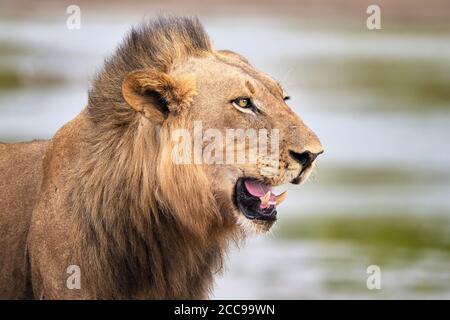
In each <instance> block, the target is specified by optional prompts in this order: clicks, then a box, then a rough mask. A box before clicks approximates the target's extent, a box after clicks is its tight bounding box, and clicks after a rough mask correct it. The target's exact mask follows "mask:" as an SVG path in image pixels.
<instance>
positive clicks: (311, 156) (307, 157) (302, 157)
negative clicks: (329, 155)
mask: <svg viewBox="0 0 450 320" xmlns="http://www.w3.org/2000/svg"><path fill="white" fill-rule="evenodd" d="M321 153H323V150H322V151H320V152H318V153H312V152H310V151H304V152H301V153H298V152H295V151H292V150H290V151H289V154H290V155H291V157H292V158H293V159H294V160H295V161H297V162H298V163H300V164H301V166H302V167H303V168H307V167H308V166H309V165H311V163H313V161H314V160H316V158H317V157H318V156H319V155H320V154H321Z"/></svg>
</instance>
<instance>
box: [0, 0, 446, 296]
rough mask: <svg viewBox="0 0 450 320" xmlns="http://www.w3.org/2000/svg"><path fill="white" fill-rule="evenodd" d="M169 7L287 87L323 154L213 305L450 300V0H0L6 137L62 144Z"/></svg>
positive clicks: (240, 258) (232, 263)
mask: <svg viewBox="0 0 450 320" xmlns="http://www.w3.org/2000/svg"><path fill="white" fill-rule="evenodd" d="M71 4H76V5H78V6H79V7H80V8H81V29H79V30H69V29H68V28H67V27H66V20H67V18H68V17H69V14H67V13H66V9H67V7H68V6H69V5H71ZM370 4H376V5H378V6H380V8H381V27H382V29H381V30H369V29H368V28H367V27H366V19H367V17H368V16H369V15H368V14H367V13H366V9H367V7H368V6H369V5H370ZM158 13H179V14H189V15H192V14H195V15H198V16H199V17H200V19H201V20H202V22H203V24H204V26H205V28H206V29H207V31H208V33H209V34H210V36H211V38H212V39H213V41H214V44H215V47H216V48H218V49H231V50H234V51H236V52H239V53H241V54H243V55H244V56H246V57H247V58H248V59H249V60H250V61H251V62H252V63H253V65H255V66H256V67H257V68H259V69H262V70H264V71H265V72H267V73H269V74H270V75H272V76H273V77H275V78H276V79H277V80H279V81H280V82H281V83H282V85H283V86H284V87H285V89H286V91H287V92H288V94H289V95H290V96H291V97H292V99H291V100H290V102H289V103H290V105H291V107H292V108H293V109H294V110H295V111H296V112H297V113H298V114H299V115H300V116H301V117H302V118H303V120H304V121H305V122H306V123H307V124H308V125H309V126H310V127H311V128H313V130H314V131H315V132H316V133H317V134H318V136H319V137H320V138H321V140H322V144H323V145H324V147H325V150H326V152H325V154H324V155H323V156H321V158H320V160H319V164H318V169H317V170H316V173H315V174H314V177H313V178H312V179H311V180H310V181H309V182H308V183H307V184H305V185H303V186H301V187H297V186H295V187H294V186H293V187H288V190H289V193H290V196H289V197H288V200H287V201H286V202H285V203H284V204H283V205H282V206H281V207H280V209H279V223H278V224H277V226H276V227H275V228H274V230H273V232H272V233H271V234H270V235H265V236H261V237H256V238H253V239H249V240H248V241H247V243H246V244H245V245H244V246H243V247H242V248H240V249H237V248H235V247H233V248H232V249H231V251H230V254H229V256H228V258H227V268H226V271H225V273H224V274H223V275H220V276H219V277H218V278H217V281H216V282H217V283H216V286H215V290H214V293H213V298H217V299H219V298H224V299H228V298H232V299H240V298H244V299H245V298H256V299H259V298H273V299H283V298H286V299H303V298H310V299H316V298H325V299H335V298H356V299H391V298H403V299H416V298H423V299H429V298H444V299H450V150H449V143H448V140H449V138H450V2H449V1H439V0H432V1H426V2H425V1H416V0H413V1H411V0H409V1H407V0H399V1H375V0H374V1H373V2H372V1H364V0H363V1H361V0H345V1H331V0H329V1H325V0H318V1H308V0H283V1H279V0H277V1H275V0H263V1H256V0H253V1H243V0H242V1H238V0H227V1H223V0H222V1H208V3H207V4H206V3H205V2H203V1H200V0H188V1H181V0H171V1H144V2H140V1H135V0H134V1H127V2H126V5H125V2H122V1H95V4H93V3H92V1H77V0H73V1H69V2H68V1H5V0H0V141H4V142H15V141H24V140H30V139H34V138H50V137H51V136H52V135H53V134H54V133H55V132H56V130H57V129H58V128H59V127H61V126H62V125H63V124H64V123H66V122H67V121H69V120H70V119H71V118H73V117H74V116H75V115H77V114H78V113H79V112H80V111H81V109H82V108H84V107H85V105H86V102H87V89H88V86H89V80H90V79H92V77H93V75H94V74H95V72H96V70H98V69H99V68H100V67H101V65H102V61H103V59H104V58H105V57H106V56H107V55H109V54H111V53H112V52H113V50H114V48H115V47H116V46H117V45H118V43H119V42H120V41H121V39H122V37H123V36H124V34H125V33H126V32H127V31H128V30H129V29H130V26H131V25H134V24H137V23H139V22H141V21H144V20H145V19H149V18H151V17H153V16H155V15H156V14H158ZM370 265H377V266H379V268H380V269H381V289H380V290H369V289H368V288H367V286H366V280H367V278H368V276H369V274H367V273H366V270H367V267H368V266H370Z"/></svg>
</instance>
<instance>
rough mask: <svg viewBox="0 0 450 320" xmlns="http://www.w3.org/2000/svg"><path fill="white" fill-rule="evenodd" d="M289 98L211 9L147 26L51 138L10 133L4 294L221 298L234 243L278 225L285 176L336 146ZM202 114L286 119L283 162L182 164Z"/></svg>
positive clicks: (1, 196) (0, 218) (3, 190)
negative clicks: (215, 37)
mask: <svg viewBox="0 0 450 320" xmlns="http://www.w3.org/2000/svg"><path fill="white" fill-rule="evenodd" d="M286 99H287V97H286V95H285V93H284V92H283V90H282V89H281V87H280V86H279V85H278V84H277V82H275V81H274V80H273V79H272V78H270V77H269V76H267V75H265V74H264V73H262V72H260V71H258V70H256V69H255V68H254V67H252V66H251V65H250V64H249V62H248V61H247V60H246V59H245V58H243V57H242V56H240V55H238V54H236V53H233V52H231V51H216V50H214V49H213V48H212V45H211V42H210V40H209V38H208V36H207V34H206V33H205V31H204V30H203V28H202V26H201V24H200V23H199V21H198V20H197V19H190V18H175V17H170V18H158V19H156V21H154V22H152V23H150V24H146V25H143V26H140V27H139V28H137V29H133V30H132V31H131V33H130V34H129V35H128V36H127V38H126V39H125V41H124V42H123V44H122V45H121V46H120V47H119V48H118V49H117V51H116V52H115V54H114V55H112V56H111V57H110V58H109V59H107V60H106V62H105V65H104V67H103V69H102V70H101V71H100V72H99V74H98V75H97V76H96V78H95V79H94V81H93V83H92V87H91V89H90V91H89V101H88V105H87V107H86V108H85V109H84V110H83V111H82V112H81V113H80V114H79V115H78V116H77V117H76V118H75V119H73V120H72V121H70V122H69V123H67V124H66V125H65V126H63V127H62V128H61V129H60V130H59V131H58V132H57V133H56V135H55V136H54V137H53V138H52V139H51V140H49V141H33V142H30V143H18V144H0V168H1V171H0V237H1V241H2V242H1V248H0V298H37V299H109V298H113V299H127V298H132V299H133V298H145V299H175V298H177V299H178V298H182V299H184V298H188V299H190V298H207V297H208V294H209V292H210V290H211V287H212V283H213V274H214V273H215V272H217V271H218V270H220V269H221V267H222V260H223V256H224V254H225V251H226V250H227V247H228V243H229V242H230V240H236V239H241V238H242V237H243V236H245V234H247V233H249V232H251V231H253V232H264V231H267V230H269V229H270V227H271V226H272V225H273V224H274V222H275V221H276V218H277V215H276V214H277V212H276V205H277V204H278V203H279V202H281V201H282V200H283V199H284V197H285V194H282V195H278V196H277V195H275V194H274V193H273V192H272V187H273V186H278V185H281V184H284V183H289V182H291V183H294V184H298V183H300V182H302V181H303V180H304V179H305V178H306V177H307V176H308V175H309V173H310V172H311V170H312V168H313V166H314V161H315V158H316V156H317V155H318V154H320V153H321V152H322V146H321V144H320V142H319V140H318V138H317V137H316V135H315V134H314V133H313V132H312V131H311V130H310V129H308V128H307V127H306V125H305V124H304V123H303V122H302V121H301V120H300V119H299V118H298V117H297V116H296V115H295V114H294V113H293V112H292V111H291V110H290V109H289V107H288V106H287V105H286V103H285V100H286ZM194 121H201V123H202V125H203V128H205V129H206V128H215V129H217V130H218V131H223V132H225V130H226V129H227V128H253V129H255V130H262V132H272V131H271V130H272V129H277V130H278V131H279V137H280V139H279V146H278V147H279V148H278V150H279V153H278V155H277V167H276V168H271V167H270V166H271V162H270V161H268V160H267V157H264V156H258V158H257V160H256V162H254V163H243V164H241V163H239V164H238V163H222V164H219V163H217V164H205V163H193V164H176V163H174V158H173V154H172V153H173V149H174V146H175V144H176V143H177V141H175V140H174V139H173V133H174V132H176V131H177V130H179V129H186V130H187V129H189V130H190V129H192V127H193V123H194ZM263 129H266V131H264V130H263ZM268 135H271V134H270V133H268ZM202 147H204V146H202ZM246 148H247V147H246ZM247 149H248V148H247ZM234 151H235V150H234ZM272 169H273V170H272ZM74 266H78V267H79V268H78V267H74ZM77 271H80V273H79V274H78V273H77ZM68 272H69V273H68ZM78 275H81V285H80V286H78V285H77V279H78V278H77V276H78Z"/></svg>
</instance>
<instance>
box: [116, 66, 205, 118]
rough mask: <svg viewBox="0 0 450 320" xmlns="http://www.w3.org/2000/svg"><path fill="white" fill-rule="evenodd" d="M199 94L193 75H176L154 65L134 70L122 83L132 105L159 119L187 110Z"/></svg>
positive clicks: (126, 98) (126, 99) (137, 109)
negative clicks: (173, 76)
mask: <svg viewBox="0 0 450 320" xmlns="http://www.w3.org/2000/svg"><path fill="white" fill-rule="evenodd" d="M195 94H196V91H195V78H194V77H193V76H185V77H183V78H180V79H174V78H172V77H171V76H169V75H168V74H166V73H164V72H161V71H158V70H154V69H143V70H137V71H133V72H131V73H129V74H128V75H127V76H126V77H125V79H124V80H123V83H122V95H123V97H124V99H125V101H126V102H127V103H128V104H129V105H130V107H131V108H133V109H134V110H136V111H138V112H141V113H142V114H143V115H144V116H145V117H147V118H149V119H150V120H152V121H155V122H159V123H161V122H163V121H164V120H165V119H166V118H167V117H168V116H169V114H179V113H181V112H183V110H186V109H187V108H188V107H189V105H190V104H191V103H192V100H193V98H194V96H195Z"/></svg>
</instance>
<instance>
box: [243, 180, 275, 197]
mask: <svg viewBox="0 0 450 320" xmlns="http://www.w3.org/2000/svg"><path fill="white" fill-rule="evenodd" d="M244 184H245V188H246V189H247V191H248V193H250V194H251V195H252V196H254V197H257V198H260V197H262V196H264V195H265V194H266V193H267V192H269V191H270V192H271V193H272V187H270V186H268V185H266V184H263V183H261V182H259V181H255V180H245V181H244Z"/></svg>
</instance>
